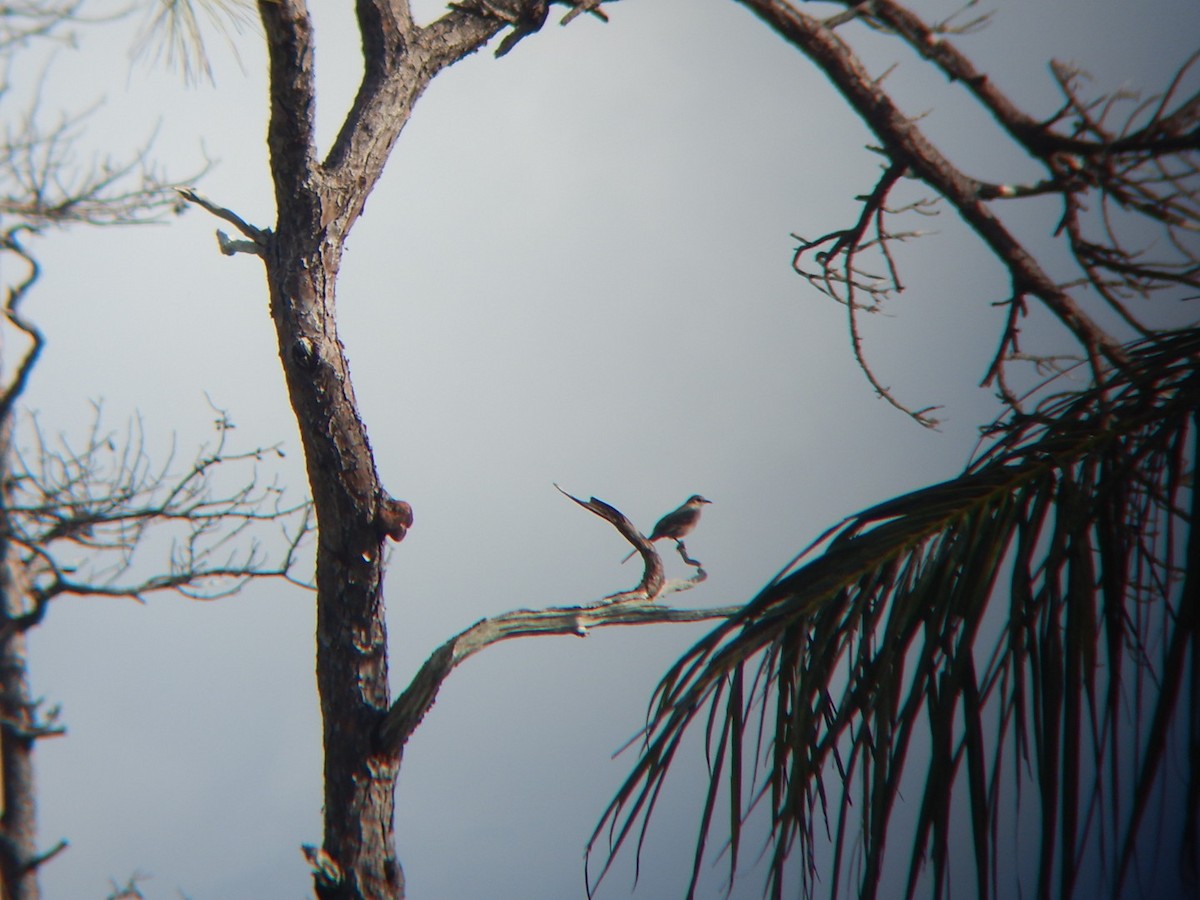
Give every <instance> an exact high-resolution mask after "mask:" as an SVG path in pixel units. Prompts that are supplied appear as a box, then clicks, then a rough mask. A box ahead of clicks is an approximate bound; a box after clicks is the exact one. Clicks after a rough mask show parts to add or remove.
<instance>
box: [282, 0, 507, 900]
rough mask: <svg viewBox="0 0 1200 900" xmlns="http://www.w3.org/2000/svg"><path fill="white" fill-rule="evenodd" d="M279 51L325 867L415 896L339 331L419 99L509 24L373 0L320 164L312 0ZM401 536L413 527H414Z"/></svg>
mask: <svg viewBox="0 0 1200 900" xmlns="http://www.w3.org/2000/svg"><path fill="white" fill-rule="evenodd" d="M259 11H260V15H261V18H262V21H263V25H264V30H265V32H266V36H267V41H268V47H269V52H270V92H271V118H270V125H269V129H268V144H269V148H270V153H271V171H272V177H273V179H274V183H275V195H276V202H277V222H276V227H275V230H274V232H273V233H270V234H266V235H264V236H263V238H262V243H263V247H262V250H263V253H262V255H263V259H264V261H265V263H266V269H267V280H268V283H269V287H270V297H271V315H272V318H273V319H274V322H275V327H276V331H277V334H278V339H279V353H280V359H281V361H282V364H283V368H284V372H285V375H286V380H287V387H288V393H289V396H290V399H291V404H292V408H293V410H294V412H295V415H296V421H297V423H298V425H299V430H300V436H301V441H302V444H303V446H304V451H305V459H306V464H307V467H308V478H309V483H310V485H311V488H312V493H313V501H314V505H315V509H316V515H317V527H318V534H319V539H318V549H317V684H318V690H319V692H320V702H321V713H322V717H323V737H324V749H325V773H324V774H325V798H324V799H325V803H324V807H325V822H324V840H323V845H322V847H321V853H320V858H321V859H322V861H323V863H324V865H322V866H320V867H317V870H316V871H315V873H314V882H315V886H316V890H317V893H318V895H319V896H320V897H322V898H325V900H331V898H351V897H353V898H359V897H361V898H371V900H375V898H379V900H385V898H386V900H394V898H399V897H403V896H404V876H403V872H402V870H401V867H400V864H399V862H398V860H397V857H396V850H395V836H394V827H393V804H394V793H395V783H396V775H397V773H398V770H399V755H398V753H397V752H395V751H394V750H392V751H382V750H381V749H380V745H379V744H378V742H377V739H376V735H377V732H378V729H379V725H380V722H381V721H382V718H383V716H384V714H385V713H386V711H387V709H388V706H389V703H390V697H389V688H388V678H387V675H388V666H387V630H386V626H385V623H384V606H383V565H382V557H383V554H382V549H381V548H382V542H383V541H384V540H385V535H387V534H388V533H392V534H393V535H394V534H395V532H396V529H395V528H394V527H392V525H391V524H390V522H389V521H388V519H387V517H386V516H382V517H381V515H380V511H381V507H382V508H383V509H384V510H387V509H389V508H392V507H391V503H392V502H393V501H390V498H388V497H387V496H386V494H384V493H383V491H382V489H381V486H380V483H379V476H378V472H377V469H376V467H375V460H374V457H373V455H372V453H371V447H370V443H369V442H368V440H367V435H366V429H365V428H364V426H363V423H362V420H361V418H360V417H359V413H358V405H357V402H356V401H355V398H354V389H353V386H352V384H351V380H350V372H349V365H348V362H347V359H346V355H345V352H344V349H343V347H342V344H341V342H340V341H339V340H338V336H337V323H336V296H335V285H336V281H337V275H338V270H339V267H340V262H341V255H342V249H343V246H344V241H345V238H346V235H347V234H348V232H349V230H350V228H351V227H352V225H353V224H354V222H355V221H356V220H357V218H358V216H359V215H360V214H361V213H362V209H363V205H364V204H365V202H366V198H367V196H368V195H369V194H370V191H371V189H372V188H373V187H374V185H375V183H376V182H377V181H378V178H379V176H380V174H381V173H382V170H383V165H384V163H385V162H386V160H387V156H388V154H389V153H390V151H391V149H392V147H393V146H394V144H395V141H396V138H397V137H398V136H399V133H400V130H401V129H402V128H403V125H404V123H405V122H406V121H407V119H408V116H409V113H410V112H411V109H412V105H413V103H414V102H415V100H416V98H417V97H418V96H419V95H420V93H421V91H422V90H423V89H424V87H425V85H426V84H428V82H429V79H430V78H431V77H432V76H433V74H434V73H436V72H437V71H438V70H439V69H440V68H441V67H443V66H444V65H446V64H448V63H450V62H453V61H454V60H456V59H458V58H460V57H461V56H463V55H464V54H466V53H468V52H470V51H471V50H473V49H475V48H477V47H478V46H480V45H481V44H482V43H483V42H484V41H486V40H487V39H488V38H489V37H490V36H491V35H492V34H494V33H495V32H496V31H497V30H499V28H500V27H501V25H502V24H503V23H499V22H492V21H487V20H485V19H482V18H480V17H478V16H473V15H470V14H468V13H465V12H460V11H456V12H453V13H451V14H450V15H448V16H447V17H445V19H443V20H441V22H439V23H437V24H435V25H433V26H430V27H429V28H426V29H417V28H415V27H414V26H413V25H412V23H411V20H410V18H409V16H408V12H407V8H406V5H405V4H404V3H400V2H395V3H392V2H383V0H379V2H371V0H360V2H359V3H358V4H357V13H358V19H359V25H360V29H361V31H362V36H363V53H364V75H363V80H362V84H361V85H360V88H359V92H358V95H357V97H356V99H355V101H354V105H353V107H352V109H351V111H350V113H349V114H348V116H347V119H346V121H345V124H344V126H343V128H342V130H341V132H340V134H339V135H338V138H337V140H336V141H335V143H334V146H333V148H332V150H331V152H330V154H329V157H328V158H327V159H326V160H325V161H324V162H323V163H320V162H318V161H317V154H316V150H315V146H314V143H313V112H314V104H315V94H314V91H315V88H314V81H313V43H312V38H313V35H312V23H311V20H310V19H309V16H308V13H307V9H306V7H305V4H304V3H303V2H300V0H262V2H260V4H259ZM400 534H401V536H402V534H403V532H400Z"/></svg>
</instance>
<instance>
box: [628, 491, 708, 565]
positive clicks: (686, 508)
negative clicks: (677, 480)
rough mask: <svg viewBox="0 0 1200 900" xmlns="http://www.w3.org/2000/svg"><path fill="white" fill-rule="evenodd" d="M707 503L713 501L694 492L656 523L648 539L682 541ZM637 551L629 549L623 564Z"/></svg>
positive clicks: (653, 540) (693, 526)
mask: <svg viewBox="0 0 1200 900" xmlns="http://www.w3.org/2000/svg"><path fill="white" fill-rule="evenodd" d="M706 503H712V501H711V500H705V499H704V498H703V497H701V496H700V495H699V494H692V496H690V497H688V498H687V502H686V503H684V504H683V506H681V507H679V509H674V510H671V512H669V513H667V514H666V515H665V516H663V517H662V518H661V519H659V520H658V521H657V522H656V523H655V525H654V530H653V531H651V532H650V537H649V538H648V539H647V540H649V541H650V543H654V542H655V541H661V540H662V539H663V538H673V539H674V540H675V542H676V543H682V540H681V539H682V538H684V537H686V536H687V535H689V534H691V533H692V529H693V528H695V527H696V523H697V522H699V521H700V510H701V507H703V506H704V504H706ZM635 553H637V550H636V549H635V550H631V551H629V556H627V557H625V558H624V559H623V560H621V564H622V565H624V564H625V563H627V562H629V560H630V559H631V558H632V557H633V554H635Z"/></svg>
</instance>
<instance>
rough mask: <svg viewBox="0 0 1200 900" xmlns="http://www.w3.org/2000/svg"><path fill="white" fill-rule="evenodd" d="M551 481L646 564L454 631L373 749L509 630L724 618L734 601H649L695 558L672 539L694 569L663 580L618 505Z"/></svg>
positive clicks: (393, 742)
mask: <svg viewBox="0 0 1200 900" xmlns="http://www.w3.org/2000/svg"><path fill="white" fill-rule="evenodd" d="M555 488H557V489H558V491H559V492H560V493H561V494H563V496H565V497H568V498H569V499H571V500H573V501H574V502H575V503H577V504H579V505H580V506H582V507H583V508H584V509H586V510H588V511H589V512H591V513H594V514H595V515H597V516H599V517H600V518H602V519H604V520H605V521H606V522H608V523H609V524H611V525H612V526H613V527H614V528H616V529H617V531H618V532H620V534H621V536H622V537H624V538H625V539H626V540H628V541H629V542H630V543H631V544H633V545H634V547H635V548H637V550H638V551H639V552H641V554H642V556H643V558H645V560H646V569H645V572H644V574H643V575H642V579H641V581H640V582H639V583H638V585H637V586H636V587H634V588H631V589H629V590H625V591H618V592H617V593H615V594H609V595H608V596H607V597H604V598H602V599H600V600H597V601H595V602H592V603H588V604H583V605H580V606H555V607H548V608H546V609H517V610H513V611H511V612H506V613H502V614H501V615H498V616H492V617H490V618H487V619H481V620H480V621H478V622H476V623H475V624H474V625H472V626H470V627H469V628H467V629H465V630H463V631H460V632H459V633H458V634H456V635H454V637H452V638H450V639H449V640H448V641H446V642H445V643H444V644H442V645H441V646H440V647H438V648H437V649H436V650H435V651H434V652H433V653H432V654H431V655H430V656H429V658H428V659H427V660H426V661H425V663H424V665H422V666H421V668H420V669H419V670H418V672H417V674H416V675H415V676H414V677H413V679H412V681H411V682H410V683H409V685H408V687H407V688H405V690H404V691H403V693H401V695H400V696H399V697H398V698H397V699H396V701H395V702H394V703H393V704H392V705H391V707H390V708H389V709H388V711H387V713H386V714H385V715H384V717H383V719H382V721H381V722H380V725H379V731H378V741H379V751H380V752H381V753H384V754H386V755H389V756H396V757H398V756H399V755H400V754H401V753H402V752H403V750H404V745H405V743H406V742H407V741H408V739H409V737H410V736H411V735H412V733H413V732H414V731H415V730H416V729H417V726H418V725H420V724H421V720H422V719H423V718H424V717H425V714H426V713H428V712H429V710H430V709H431V708H432V707H433V704H434V702H435V701H436V700H437V695H438V691H439V690H440V689H441V686H442V682H444V681H445V680H446V678H448V677H449V675H450V673H451V672H452V671H453V670H454V669H455V667H457V666H458V665H459V664H460V663H462V662H463V661H464V660H466V659H467V658H469V657H471V656H474V655H475V654H476V653H478V652H479V651H480V650H483V649H484V648H486V647H490V646H491V645H492V644H497V643H499V642H501V641H506V640H510V639H512V638H519V637H534V636H537V635H547V634H559V635H567V634H569V635H575V636H576V637H587V635H588V633H589V632H590V631H591V630H592V629H594V628H605V627H610V626H613V625H652V624H658V623H663V622H700V621H705V620H709V619H724V618H728V617H729V616H732V615H734V614H735V613H737V612H738V611H739V610H740V609H741V607H740V606H725V607H718V608H714V609H673V608H671V607H666V606H660V605H657V603H656V602H655V601H658V600H661V599H662V598H663V597H664V596H667V595H669V594H672V593H677V592H679V591H684V590H688V589H690V588H693V587H695V586H696V585H697V584H699V583H700V582H701V581H703V580H704V579H705V578H706V577H707V576H706V574H705V572H704V569H703V568H701V567H700V563H699V562H698V561H697V560H694V559H691V558H690V557H689V556H688V555H687V550H686V548H685V547H684V546H683V545H682V542H679V546H678V549H679V554H680V556H681V557H683V560H684V562H685V563H687V564H688V565H691V566H693V567H694V568H696V569H697V574H696V575H695V576H693V577H692V578H690V579H684V580H671V581H667V580H666V579H665V577H664V575H663V565H662V560H661V558H660V557H659V555H658V551H657V550H655V548H654V545H653V544H651V543H650V541H648V540H647V539H646V538H645V536H644V535H642V533H641V532H640V531H638V530H637V528H636V527H634V525H633V523H632V522H631V521H630V520H629V518H628V517H627V516H626V515H625V514H624V513H622V512H621V511H620V510H618V509H617V508H616V507H614V506H612V505H610V504H608V503H605V502H604V501H603V500H599V499H597V498H596V497H591V498H590V499H588V500H581V499H579V498H578V497H574V496H572V495H571V494H569V493H567V492H566V491H564V490H563V489H562V488H561V487H559V486H558V485H555Z"/></svg>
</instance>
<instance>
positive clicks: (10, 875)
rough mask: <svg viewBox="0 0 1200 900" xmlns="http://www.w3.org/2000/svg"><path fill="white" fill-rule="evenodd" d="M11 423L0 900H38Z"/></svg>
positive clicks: (1, 619)
mask: <svg viewBox="0 0 1200 900" xmlns="http://www.w3.org/2000/svg"><path fill="white" fill-rule="evenodd" d="M11 433H12V423H11V419H9V418H8V417H7V416H4V417H3V418H0V782H2V786H3V791H4V796H3V806H4V812H3V814H0V897H4V898H5V900H38V898H39V897H40V896H41V891H40V889H39V886H38V877H37V871H38V867H39V866H40V865H41V864H42V862H44V861H45V860H46V859H49V858H50V857H51V856H53V855H54V854H55V853H57V852H58V850H60V849H62V848H63V847H64V846H65V844H59V845H58V847H56V848H55V849H54V850H52V851H51V852H50V853H45V854H39V853H38V849H37V782H36V780H35V777H34V770H33V753H34V744H35V743H36V741H37V739H38V737H39V736H41V735H42V734H45V733H48V732H47V731H46V730H45V729H43V728H42V727H41V725H40V724H39V722H38V721H37V704H36V703H35V701H34V698H33V694H32V692H31V691H30V687H29V667H28V665H27V662H26V653H25V632H24V630H23V629H22V628H20V627H17V623H20V622H22V621H24V619H25V618H27V613H28V612H29V609H28V606H29V598H30V590H29V579H28V578H27V577H26V573H25V564H24V562H23V561H22V559H21V555H20V553H19V552H18V551H17V548H16V547H15V546H14V544H13V542H12V540H11V539H10V538H9V535H10V534H11V533H12V529H11V526H10V524H9V502H8V500H9V498H8V490H9V488H8V485H9V484H10V479H9V477H8V470H9V466H8V463H9V461H10V459H11V456H10V453H11V450H10V437H11Z"/></svg>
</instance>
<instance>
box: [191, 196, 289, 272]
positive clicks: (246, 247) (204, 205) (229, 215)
mask: <svg viewBox="0 0 1200 900" xmlns="http://www.w3.org/2000/svg"><path fill="white" fill-rule="evenodd" d="M175 192H176V193H177V194H179V196H180V197H182V198H183V199H184V200H186V201H188V202H189V203H195V204H196V205H197V206H199V207H200V208H201V209H204V210H206V211H208V212H210V213H212V214H213V215H214V216H216V217H217V218H218V219H224V220H225V221H226V222H229V223H230V224H231V225H233V226H234V227H235V228H236V229H237V230H238V231H240V232H241V233H242V234H244V235H245V236H246V237H247V238H248V239H249V240H245V241H235V240H231V239H230V238H229V236H228V235H227V234H225V232H223V231H221V230H220V229H217V246H219V247H220V248H221V252H222V253H223V254H225V255H226V256H233V255H234V254H235V253H253V254H255V255H257V256H262V255H263V253H264V252H265V250H266V246H267V239H268V238H269V237H270V235H271V230H270V229H269V228H266V229H264V228H256V227H255V226H253V225H251V224H250V223H249V222H247V221H246V220H245V219H243V218H242V217H241V216H239V215H238V214H237V213H235V212H234V211H233V210H231V209H228V208H226V207H224V206H220V205H218V204H216V203H214V202H213V201H211V200H209V199H208V198H207V197H205V196H204V195H203V194H201V193H200V192H199V191H197V190H196V189H195V188H176V189H175Z"/></svg>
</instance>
